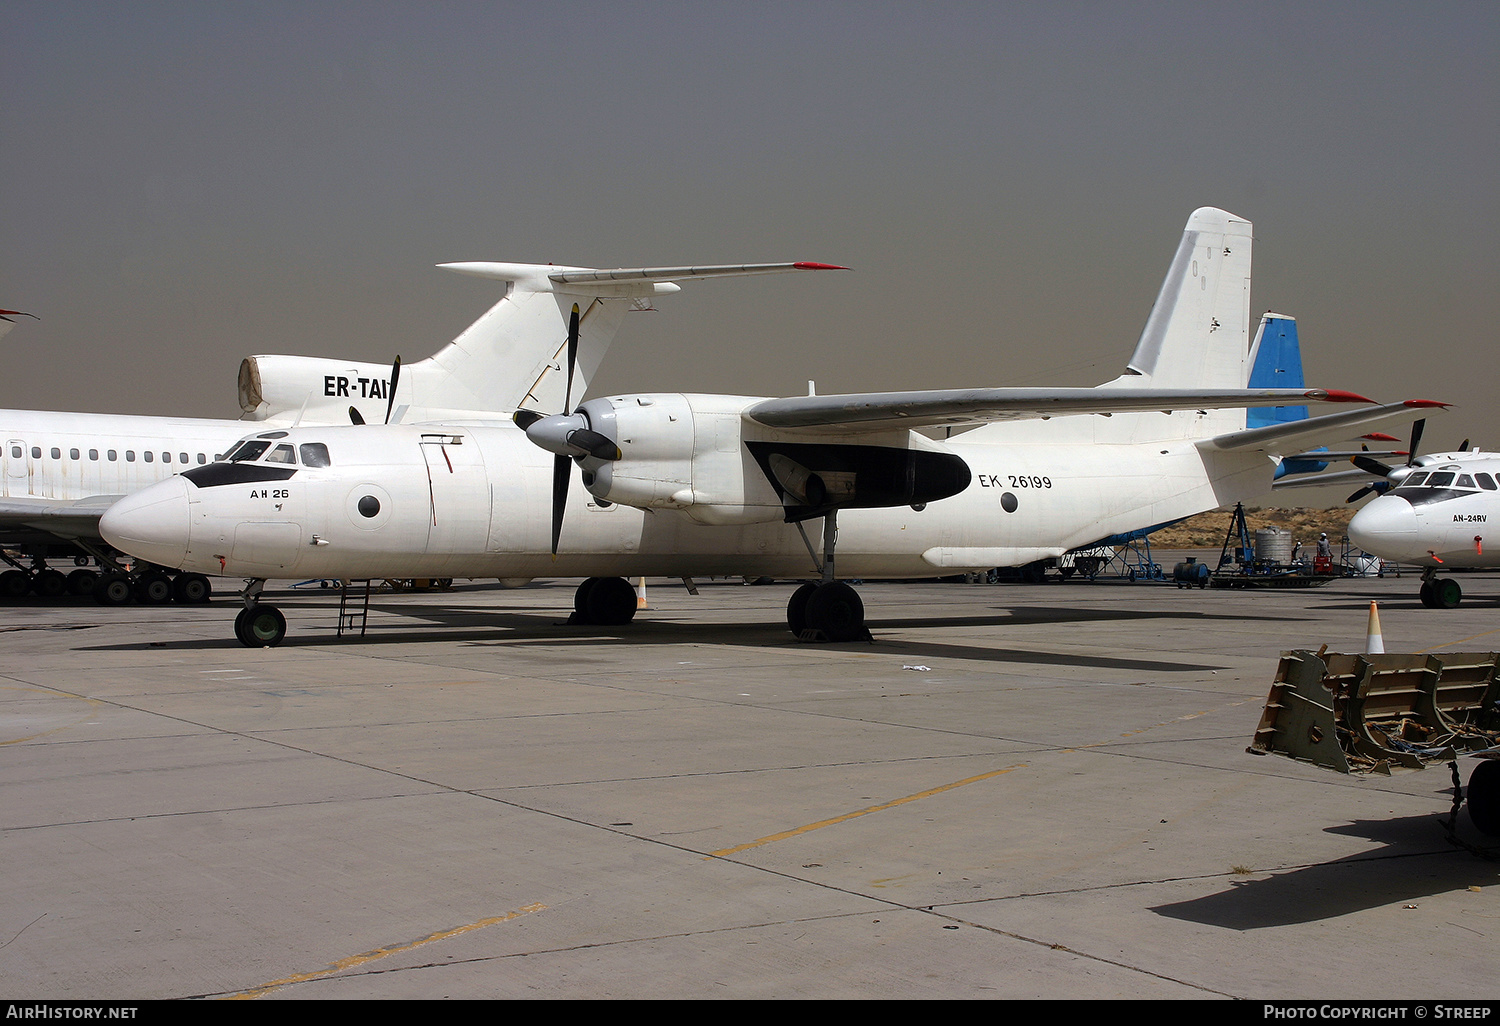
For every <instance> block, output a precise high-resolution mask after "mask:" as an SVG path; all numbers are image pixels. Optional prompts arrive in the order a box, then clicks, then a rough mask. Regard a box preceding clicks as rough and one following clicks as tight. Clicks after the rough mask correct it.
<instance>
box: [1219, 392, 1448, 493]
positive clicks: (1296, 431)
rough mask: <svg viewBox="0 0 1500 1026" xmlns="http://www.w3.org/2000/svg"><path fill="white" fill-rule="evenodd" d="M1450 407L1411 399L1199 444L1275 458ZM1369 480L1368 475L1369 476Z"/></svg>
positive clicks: (1223, 436)
mask: <svg viewBox="0 0 1500 1026" xmlns="http://www.w3.org/2000/svg"><path fill="white" fill-rule="evenodd" d="M1447 408H1448V404H1447V403H1441V402H1437V401H1435V400H1432V399H1408V400H1406V401H1405V402H1401V403H1387V404H1386V405H1384V406H1368V407H1365V408H1363V409H1359V410H1350V411H1348V412H1347V413H1331V414H1329V415H1328V416H1326V417H1312V418H1310V419H1308V420H1293V421H1288V422H1287V423H1284V424H1271V425H1268V426H1266V427H1258V428H1249V429H1248V430H1245V431H1231V432H1229V433H1228V434H1223V435H1217V436H1215V437H1213V438H1206V439H1204V440H1203V441H1201V442H1199V443H1198V446H1199V448H1201V449H1219V450H1224V451H1230V450H1233V451H1238V452H1256V451H1260V452H1265V453H1269V454H1271V455H1274V456H1280V455H1281V454H1283V453H1288V452H1293V451H1300V450H1302V449H1304V448H1306V447H1307V446H1309V445H1317V444H1319V443H1320V442H1328V441H1337V440H1339V439H1346V438H1352V437H1354V436H1356V435H1360V434H1363V433H1365V432H1367V431H1368V430H1369V429H1370V428H1371V427H1372V426H1373V425H1376V424H1396V423H1401V422H1404V421H1411V420H1416V419H1417V418H1418V417H1425V416H1426V415H1427V414H1428V413H1429V412H1432V411H1437V410H1445V409H1447ZM1366 476H1368V475H1366Z"/></svg>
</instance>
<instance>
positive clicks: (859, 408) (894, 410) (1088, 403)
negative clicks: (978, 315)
mask: <svg viewBox="0 0 1500 1026" xmlns="http://www.w3.org/2000/svg"><path fill="white" fill-rule="evenodd" d="M1309 401H1313V402H1330V403H1370V402H1373V400H1370V399H1366V398H1365V397H1364V396H1360V395H1355V394H1354V393H1353V392H1341V391H1338V390H1336V389H1324V388H1311V389H1305V388H1225V389H1217V390H1213V391H1201V390H1198V389H1188V388H961V389H939V390H935V391H923V392H867V393H863V394H858V395H807V396H792V397H790V398H786V399H767V400H764V401H763V402H759V403H755V404H754V405H752V406H750V407H748V408H747V409H746V410H745V416H746V417H749V418H750V419H751V420H753V421H755V422H756V423H757V424H764V425H765V426H767V427H773V428H839V429H843V430H847V431H878V430H889V429H890V428H893V427H898V426H899V427H908V428H914V427H931V426H934V425H958V424H982V423H987V422H990V421H1000V420H1037V419H1046V418H1048V417H1061V416H1064V415H1067V414H1075V413H1097V414H1104V415H1109V414H1112V413H1131V412H1140V411H1153V410H1155V411H1159V412H1162V413H1166V412H1169V411H1171V410H1199V409H1223V408H1238V407H1247V406H1288V405H1295V404H1300V403H1304V402H1309ZM1297 423H1304V422H1300V421H1299V422H1297Z"/></svg>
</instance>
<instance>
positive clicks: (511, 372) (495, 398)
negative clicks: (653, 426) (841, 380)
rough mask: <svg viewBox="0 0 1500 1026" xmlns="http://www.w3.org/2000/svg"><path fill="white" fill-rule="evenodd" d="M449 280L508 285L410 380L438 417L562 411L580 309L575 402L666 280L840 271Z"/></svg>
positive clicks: (769, 269) (761, 268)
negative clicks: (628, 321)
mask: <svg viewBox="0 0 1500 1026" xmlns="http://www.w3.org/2000/svg"><path fill="white" fill-rule="evenodd" d="M440 266H441V267H443V268H444V269H446V270H450V271H457V272H458V273H460V274H469V275H473V276H476V277H480V278H495V279H499V280H501V281H504V282H505V283H506V294H505V297H504V298H503V299H501V300H500V302H498V303H496V304H495V305H494V306H493V307H491V308H490V310H489V312H488V313H486V314H485V315H484V316H483V317H481V318H479V320H477V321H475V322H474V323H473V324H472V325H470V326H469V328H468V329H467V330H466V331H465V332H464V333H463V334H462V335H460V336H458V338H456V339H454V340H453V341H452V342H450V343H449V344H448V345H447V346H445V347H443V349H442V350H441V351H439V352H438V353H436V354H435V355H434V356H432V357H431V358H430V359H428V360H423V361H422V362H421V363H420V364H417V365H415V366H414V367H413V368H411V370H412V374H411V379H412V392H411V395H412V397H413V403H414V404H416V405H419V406H420V407H421V408H422V409H423V410H425V411H426V414H427V415H429V416H430V415H432V414H434V413H436V412H438V411H463V410H486V411H499V412H501V413H504V414H506V415H508V414H509V413H510V412H511V411H514V410H517V409H520V408H522V407H525V408H527V409H534V410H539V411H541V412H544V413H555V412H557V411H558V410H561V409H562V408H563V405H564V402H565V392H566V389H567V380H568V369H567V364H566V361H567V337H568V314H569V312H570V311H571V310H572V307H573V304H574V303H577V304H578V306H579V310H580V311H581V314H582V316H581V318H580V320H579V337H578V360H577V364H576V366H575V368H574V374H573V399H574V401H575V403H576V401H577V400H578V399H580V398H582V396H583V395H584V394H585V392H586V391H587V389H588V383H589V381H590V380H591V379H592V378H593V376H594V374H595V372H597V371H598V369H599V364H600V363H601V362H603V360H604V354H605V352H606V351H608V349H609V346H610V343H611V342H613V341H614V337H615V333H616V332H617V331H619V329H620V323H621V321H623V320H624V317H625V314H626V313H627V312H628V311H629V310H631V309H649V308H650V303H651V299H652V298H653V297H656V296H664V295H670V294H672V293H674V292H679V291H681V286H679V285H677V284H676V283H675V282H674V281H673V279H679V280H695V279H700V278H727V277H738V276H743V275H752V274H775V273H779V272H782V271H822V270H843V269H844V268H841V267H838V266H836V265H833V264H818V263H807V262H799V263H781V264H737V265H727V266H710V267H639V268H616V269H613V270H599V269H597V268H592V267H559V266H556V265H553V264H499V263H463V264H442V265H440Z"/></svg>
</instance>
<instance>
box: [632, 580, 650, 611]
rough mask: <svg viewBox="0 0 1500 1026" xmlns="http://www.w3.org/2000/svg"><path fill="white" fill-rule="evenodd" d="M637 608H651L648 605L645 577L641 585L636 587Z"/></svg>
mask: <svg viewBox="0 0 1500 1026" xmlns="http://www.w3.org/2000/svg"><path fill="white" fill-rule="evenodd" d="M635 608H637V609H650V608H651V607H650V606H648V605H646V579H645V578H644V577H642V578H641V584H640V587H638V588H636V589H635Z"/></svg>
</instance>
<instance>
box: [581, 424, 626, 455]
mask: <svg viewBox="0 0 1500 1026" xmlns="http://www.w3.org/2000/svg"><path fill="white" fill-rule="evenodd" d="M568 444H569V445H571V446H574V447H576V448H579V449H582V450H583V451H584V452H586V453H588V454H589V455H590V456H592V457H594V459H596V460H609V461H613V460H617V459H620V458H621V457H622V456H623V455H624V454H623V453H621V452H620V447H619V446H618V445H616V444H615V443H614V441H613V440H612V439H610V438H609V437H608V436H607V435H601V434H600V433H599V432H597V431H591V430H589V429H588V428H579V429H578V430H577V431H574V432H573V433H572V434H570V435H569V436H568Z"/></svg>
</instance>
